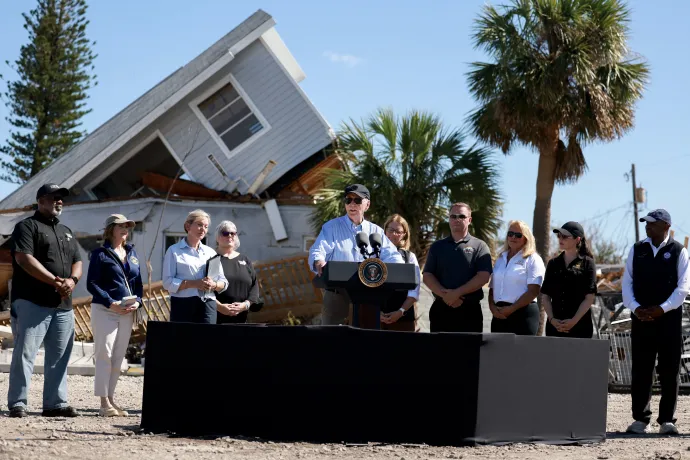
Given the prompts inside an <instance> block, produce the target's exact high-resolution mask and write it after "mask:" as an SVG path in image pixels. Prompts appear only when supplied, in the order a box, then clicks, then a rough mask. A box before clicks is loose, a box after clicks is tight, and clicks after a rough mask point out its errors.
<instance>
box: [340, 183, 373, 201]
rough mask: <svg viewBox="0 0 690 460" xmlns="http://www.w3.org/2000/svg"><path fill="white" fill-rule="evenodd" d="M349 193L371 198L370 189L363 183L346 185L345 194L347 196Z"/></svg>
mask: <svg viewBox="0 0 690 460" xmlns="http://www.w3.org/2000/svg"><path fill="white" fill-rule="evenodd" d="M348 193H354V194H355V195H357V196H360V197H362V198H366V199H367V200H368V199H370V195H369V189H368V188H366V187H365V186H363V185H362V184H352V185H348V186H347V187H345V196H347V194H348Z"/></svg>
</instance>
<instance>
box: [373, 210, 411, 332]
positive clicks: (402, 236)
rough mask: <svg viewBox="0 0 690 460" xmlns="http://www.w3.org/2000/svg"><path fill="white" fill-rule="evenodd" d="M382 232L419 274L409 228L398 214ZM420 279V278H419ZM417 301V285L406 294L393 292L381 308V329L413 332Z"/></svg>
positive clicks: (389, 220) (388, 220)
mask: <svg viewBox="0 0 690 460" xmlns="http://www.w3.org/2000/svg"><path fill="white" fill-rule="evenodd" d="M383 231H384V232H385V234H386V237H387V238H388V239H389V240H391V243H393V244H394V245H395V247H397V248H398V252H399V253H400V255H401V256H402V257H403V260H404V261H405V263H406V264H415V266H416V267H417V272H418V273H419V262H418V261H417V256H415V254H414V252H411V251H410V226H409V225H408V223H407V221H406V220H405V219H404V218H403V217H402V216H401V215H400V214H393V215H392V216H390V217H389V218H388V219H386V223H385V224H384V225H383ZM420 279H421V277H420ZM417 300H419V284H418V285H417V287H416V288H415V289H413V290H411V291H408V292H394V293H393V295H392V296H391V297H390V298H389V299H388V302H386V305H385V306H384V307H383V308H381V329H383V330H395V331H407V332H415V330H416V327H415V319H416V314H415V302H417Z"/></svg>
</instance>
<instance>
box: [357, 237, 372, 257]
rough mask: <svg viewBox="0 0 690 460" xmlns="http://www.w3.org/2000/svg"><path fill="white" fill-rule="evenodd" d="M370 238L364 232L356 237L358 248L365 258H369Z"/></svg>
mask: <svg viewBox="0 0 690 460" xmlns="http://www.w3.org/2000/svg"><path fill="white" fill-rule="evenodd" d="M368 240H369V238H367V234H366V233H364V232H359V233H358V234H357V236H356V237H355V242H356V243H357V247H358V248H359V252H360V253H361V254H362V256H364V258H365V259H366V258H367V255H368V254H367V246H368V245H369V241H368Z"/></svg>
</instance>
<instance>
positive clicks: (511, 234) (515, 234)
mask: <svg viewBox="0 0 690 460" xmlns="http://www.w3.org/2000/svg"><path fill="white" fill-rule="evenodd" d="M522 236H523V235H522V233H520V232H508V238H522Z"/></svg>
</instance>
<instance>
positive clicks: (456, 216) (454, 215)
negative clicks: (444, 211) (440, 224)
mask: <svg viewBox="0 0 690 460" xmlns="http://www.w3.org/2000/svg"><path fill="white" fill-rule="evenodd" d="M448 217H450V220H453V219H456V220H465V219H467V216H466V215H464V214H451V215H450V216H448Z"/></svg>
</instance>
